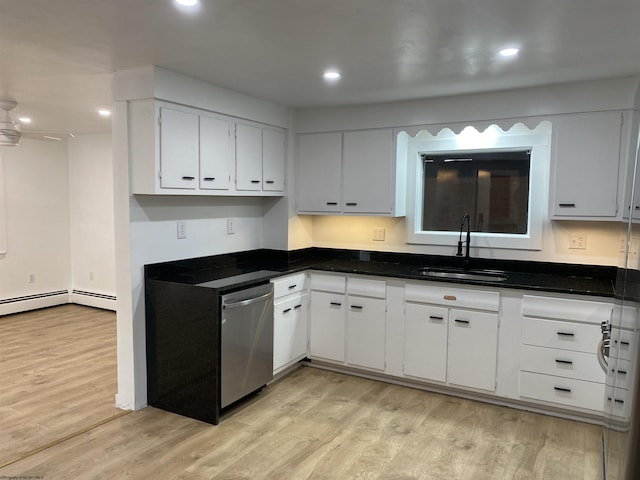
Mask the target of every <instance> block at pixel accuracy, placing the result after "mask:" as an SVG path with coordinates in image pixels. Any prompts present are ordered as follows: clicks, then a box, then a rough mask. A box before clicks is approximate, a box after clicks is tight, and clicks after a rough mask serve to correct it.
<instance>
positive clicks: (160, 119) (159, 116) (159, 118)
mask: <svg viewBox="0 0 640 480" xmlns="http://www.w3.org/2000/svg"><path fill="white" fill-rule="evenodd" d="M158 125H162V116H161V115H158Z"/></svg>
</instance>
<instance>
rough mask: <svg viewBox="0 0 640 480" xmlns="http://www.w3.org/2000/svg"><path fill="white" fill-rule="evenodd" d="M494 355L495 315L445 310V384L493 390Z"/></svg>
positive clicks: (496, 345) (495, 350)
mask: <svg viewBox="0 0 640 480" xmlns="http://www.w3.org/2000/svg"><path fill="white" fill-rule="evenodd" d="M497 354H498V314H496V313H487V312H476V311H472V310H459V309H452V310H450V311H449V350H448V355H447V364H448V377H449V378H448V382H449V383H451V384H454V385H460V386H464V387H471V388H479V389H482V390H489V391H494V390H495V389H496V362H497Z"/></svg>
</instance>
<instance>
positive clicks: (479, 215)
mask: <svg viewBox="0 0 640 480" xmlns="http://www.w3.org/2000/svg"><path fill="white" fill-rule="evenodd" d="M530 157H531V152H530V151H529V150H516V151H508V150H507V151H500V150H488V151H459V152H452V153H439V154H429V153H422V154H421V158H422V161H423V162H424V164H423V172H424V179H423V185H424V188H423V195H422V226H421V230H423V231H439V232H442V231H445V232H446V231H455V230H456V228H459V225H460V224H459V219H460V218H462V216H463V215H464V214H469V217H470V222H471V230H472V231H473V232H490V233H513V234H518V235H523V234H526V233H527V226H528V219H529V168H530ZM455 212H458V215H457V216H456V215H455Z"/></svg>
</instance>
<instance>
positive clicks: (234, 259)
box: [145, 248, 619, 297]
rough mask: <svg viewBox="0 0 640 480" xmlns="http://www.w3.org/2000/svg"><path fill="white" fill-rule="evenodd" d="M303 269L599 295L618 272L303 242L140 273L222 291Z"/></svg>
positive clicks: (608, 291)
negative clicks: (495, 274)
mask: <svg viewBox="0 0 640 480" xmlns="http://www.w3.org/2000/svg"><path fill="white" fill-rule="evenodd" d="M420 267H431V268H460V269H464V268H466V269H473V270H482V269H490V270H499V271H501V272H504V273H503V275H502V276H503V277H506V279H504V280H503V281H495V280H492V279H458V278H456V279H451V278H433V277H426V276H425V275H422V274H420V273H419V272H416V269H418V268H420ZM308 269H313V270H323V271H330V272H340V273H354V274H362V275H376V276H384V277H395V278H402V279H409V280H421V281H430V282H433V281H436V282H447V283H458V284H465V285H481V286H485V287H496V288H514V289H521V290H532V291H545V292H557V293H570V294H579V295H592V296H601V297H614V296H616V290H615V286H616V278H617V277H618V276H619V269H618V268H616V267H612V266H598V265H578V264H564V263H546V262H528V261H520V260H494V259H485V258H472V259H471V260H470V262H469V263H468V264H465V263H464V259H461V258H458V257H448V256H440V255H420V254H406V253H389V252H370V251H362V250H340V249H327V248H307V249H302V250H292V251H283V250H269V249H259V250H251V251H246V252H237V253H231V254H224V255H214V256H209V257H199V258H191V259H185V260H176V261H171V262H163V263H156V264H151V265H146V266H145V277H146V278H147V279H157V280H165V281H170V282H176V283H186V284H192V285H200V286H208V287H210V288H218V289H220V290H221V291H222V290H229V289H234V288H241V287H244V286H248V285H251V284H252V283H256V281H258V280H256V276H255V275H251V274H253V273H257V272H260V271H267V272H264V273H260V274H259V275H258V277H259V280H260V281H266V280H268V279H270V278H273V277H277V276H280V275H283V274H288V273H294V272H298V271H303V270H308ZM230 277H235V278H230ZM203 284H204V285H203Z"/></svg>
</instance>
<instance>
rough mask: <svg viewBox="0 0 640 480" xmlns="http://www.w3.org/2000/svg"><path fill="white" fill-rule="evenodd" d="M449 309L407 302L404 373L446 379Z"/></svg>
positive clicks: (437, 379)
mask: <svg viewBox="0 0 640 480" xmlns="http://www.w3.org/2000/svg"><path fill="white" fill-rule="evenodd" d="M447 318H448V309H447V308H444V307H434V306H432V305H424V304H415V303H407V304H405V319H404V373H405V374H406V375H411V376H413V377H420V378H425V379H427V380H435V381H438V382H445V381H446V380H447V323H448V322H447Z"/></svg>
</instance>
